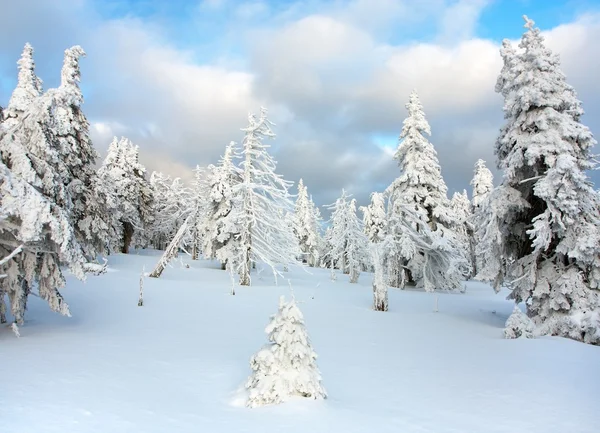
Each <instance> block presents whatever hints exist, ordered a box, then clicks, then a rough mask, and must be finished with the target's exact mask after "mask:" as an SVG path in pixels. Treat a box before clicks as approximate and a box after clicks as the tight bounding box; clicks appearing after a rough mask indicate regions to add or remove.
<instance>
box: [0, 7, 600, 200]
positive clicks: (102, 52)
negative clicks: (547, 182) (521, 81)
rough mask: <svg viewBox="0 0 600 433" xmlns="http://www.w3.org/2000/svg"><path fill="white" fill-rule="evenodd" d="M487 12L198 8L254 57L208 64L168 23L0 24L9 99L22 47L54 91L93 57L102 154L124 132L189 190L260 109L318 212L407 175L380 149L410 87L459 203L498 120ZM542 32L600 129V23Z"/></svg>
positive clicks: (67, 10) (63, 12)
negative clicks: (66, 53) (228, 22)
mask: <svg viewBox="0 0 600 433" xmlns="http://www.w3.org/2000/svg"><path fill="white" fill-rule="evenodd" d="M486 3H487V2H485V1H483V0H461V1H458V2H456V1H454V2H449V1H447V0H424V1H419V2H414V1H412V0H405V1H396V0H368V1H367V0H354V1H351V2H333V3H331V2H325V3H322V2H320V1H318V0H315V1H312V2H308V3H303V5H305V6H306V7H305V8H304V9H303V8H299V7H298V4H294V3H291V4H287V3H286V5H287V7H286V8H284V9H281V8H280V9H278V10H273V9H272V7H273V6H272V5H271V9H269V4H268V3H266V2H260V1H251V2H246V3H242V4H240V3H237V4H235V5H232V4H230V2H227V1H225V0H220V1H212V0H205V1H204V2H202V3H201V4H200V6H199V9H200V10H201V11H202V13H204V14H208V13H216V12H215V11H217V10H221V9H227V8H228V7H229V8H232V7H234V6H235V7H234V9H231V16H232V17H234V19H236V20H238V19H239V20H242V21H244V23H245V24H244V25H243V26H240V30H239V34H238V35H237V36H236V37H237V40H236V41H237V42H236V43H237V44H238V45H239V47H242V48H243V49H244V50H246V51H242V52H238V53H237V54H235V57H234V58H231V57H227V58H223V57H219V58H216V59H214V60H211V61H207V60H204V61H199V60H198V59H199V53H198V52H197V51H194V50H192V49H189V48H188V49H184V48H181V46H180V44H178V43H177V41H174V40H172V39H171V37H170V36H169V35H170V33H169V32H167V31H166V30H165V28H164V26H163V25H162V24H157V22H156V21H152V20H144V21H142V20H141V19H136V18H131V17H124V18H114V17H112V18H107V17H106V15H105V14H102V13H100V12H99V11H98V9H97V6H98V3H93V2H90V0H88V1H86V0H79V1H77V2H69V5H68V6H67V5H66V4H64V3H63V2H54V1H49V0H46V1H42V0H40V1H36V2H33V1H20V2H12V3H10V4H7V5H6V6H4V7H3V13H2V15H0V48H1V49H2V52H3V53H4V55H3V56H1V57H0V76H1V77H2V81H3V83H2V86H1V87H0V100H2V101H7V100H8V97H9V94H10V90H11V86H10V85H9V83H14V78H15V77H16V70H15V63H14V62H15V61H16V60H17V58H18V56H19V53H20V50H21V47H22V44H23V43H24V42H25V41H28V40H29V41H30V42H31V43H32V44H33V45H34V47H35V48H36V61H37V64H38V70H39V73H40V75H41V76H42V78H44V79H45V80H47V83H48V84H49V85H55V84H56V83H57V81H58V75H59V74H58V71H59V68H60V62H61V56H62V51H63V50H64V48H66V47H68V46H70V45H73V44H75V43H78V44H81V45H82V46H83V47H84V48H85V49H86V51H87V53H88V58H87V59H85V60H84V61H83V64H82V67H83V81H82V85H83V88H84V93H85V96H86V101H87V102H86V107H85V108H86V113H87V115H88V117H89V118H90V120H91V121H92V125H93V128H92V132H93V137H94V140H95V142H96V143H97V146H98V147H99V149H100V150H103V149H105V148H106V146H107V145H108V143H109V142H110V139H111V137H112V135H127V136H128V137H130V138H131V139H132V140H133V141H134V142H135V143H136V144H139V145H140V147H141V148H142V152H143V157H142V158H143V160H144V161H145V162H146V163H147V165H148V167H149V169H160V170H163V171H165V172H167V173H169V174H171V175H175V176H182V177H188V178H189V173H190V170H191V168H192V167H193V166H195V165H196V164H201V165H204V164H208V163H214V162H215V161H216V160H217V158H218V156H219V154H220V153H221V152H222V150H223V149H224V146H225V145H226V143H228V142H229V141H230V140H235V141H240V140H241V138H242V133H241V131H240V128H241V127H243V126H245V124H246V116H247V113H248V111H249V110H257V109H258V108H259V106H260V105H266V106H267V107H269V108H270V113H271V118H272V120H274V121H275V123H276V124H277V125H276V127H275V132H276V133H277V134H278V138H277V140H276V141H275V142H274V143H273V151H274V153H276V157H277V159H278V160H279V162H280V165H279V166H280V169H281V171H282V172H283V174H284V175H285V176H286V177H287V178H289V179H291V180H294V181H297V180H298V179H299V178H300V177H303V178H304V180H305V182H306V184H307V185H308V186H309V188H310V190H311V192H312V193H313V194H314V196H315V199H316V200H317V201H318V202H319V203H320V204H324V203H330V202H332V201H333V200H334V199H335V197H336V196H337V195H338V194H339V191H340V190H341V188H342V187H345V188H347V189H348V190H349V191H350V192H352V193H354V194H355V196H357V198H358V199H359V200H360V201H361V202H362V203H365V202H366V201H367V200H368V195H369V193H370V192H371V191H373V190H381V189H383V188H385V186H387V184H389V183H390V182H391V180H393V179H394V178H395V177H396V176H397V174H398V172H397V166H396V163H395V161H393V159H392V158H391V155H390V153H391V152H390V148H389V147H385V146H382V144H381V140H379V139H378V137H382V136H383V137H390V139H389V143H390V144H391V145H393V144H394V142H395V139H394V138H393V137H396V136H397V135H398V133H399V132H400V129H401V125H402V120H403V119H404V117H405V109H404V103H405V101H406V100H407V98H408V95H409V93H410V91H411V90H412V89H413V88H416V89H418V91H419V93H420V95H421V97H422V101H423V104H424V107H425V111H426V113H427V115H428V117H429V120H430V122H431V124H432V129H433V136H432V142H433V143H434V145H435V146H436V148H437V150H438V154H439V157H440V161H441V163H442V170H443V174H444V176H445V178H446V180H447V182H448V184H449V187H450V189H451V190H459V189H460V190H462V189H463V188H468V182H469V180H470V178H471V176H472V167H473V164H474V162H475V161H476V160H477V159H478V158H480V157H483V158H484V159H487V160H488V162H489V164H490V165H493V155H492V152H493V144H494V140H495V137H496V134H497V130H498V128H499V127H500V125H501V122H502V111H501V104H502V101H501V98H500V97H499V96H498V95H496V94H495V93H494V84H495V80H496V76H497V74H498V72H499V70H500V67H501V61H500V57H499V54H498V48H499V42H498V41H488V40H482V39H477V38H473V37H472V36H471V35H472V31H473V28H474V26H475V25H476V23H477V19H478V16H479V13H480V12H481V9H482V8H483V7H484V6H485V4H486ZM332 5H333V6H332ZM342 6H344V7H342ZM305 10H311V11H316V10H318V11H319V13H306V12H304V11H305ZM24 11H27V17H28V19H27V20H23V16H25V15H24ZM211 11H212V12H211ZM257 16H263V17H264V16H269V17H271V18H272V19H270V20H268V26H269V27H266V25H265V26H262V23H261V22H260V20H256V21H257V24H256V25H253V26H251V25H249V24H248V22H251V21H252V19H253V17H257ZM428 19H429V20H432V21H433V22H434V24H435V27H436V29H437V35H434V36H433V37H431V38H429V39H428V40H429V42H416V41H411V40H407V42H406V43H403V44H398V43H395V44H390V43H388V42H386V41H388V40H389V35H390V32H392V31H393V29H394V28H395V27H399V26H403V27H409V26H419V25H420V24H421V23H423V22H424V21H425V20H428ZM518 25H520V23H519V22H518V21H517V22H515V26H518ZM48 35H52V37H48ZM546 35H547V38H548V43H549V45H550V46H551V47H552V48H553V49H554V50H556V51H557V52H558V53H560V54H561V56H562V60H563V65H564V70H565V72H566V73H567V75H568V78H569V81H570V82H571V83H572V84H573V85H574V86H575V88H576V89H577V90H578V92H579V94H580V97H581V98H582V99H583V101H584V105H585V108H586V109H587V111H588V113H589V115H588V116H586V118H585V121H586V122H587V123H588V124H589V125H590V127H592V130H597V128H598V127H599V126H600V124H598V120H596V119H598V118H600V116H599V115H598V113H600V106H599V104H598V103H597V102H596V101H598V100H600V98H599V96H600V83H598V81H597V80H596V77H595V73H596V71H598V70H599V67H600V47H598V45H597V44H596V41H597V40H599V39H600V17H599V16H595V15H593V16H583V17H581V19H579V20H577V21H576V22H573V23H568V24H564V25H562V26H559V27H557V28H555V29H552V30H550V31H549V32H547V33H546ZM204 37H206V35H204ZM228 37H229V36H228ZM215 38H217V36H213V39H215ZM215 43H216V42H215ZM242 48H239V49H240V50H241V49H242ZM238 51H239V50H238ZM200 54H201V53H200ZM232 65H235V66H232Z"/></svg>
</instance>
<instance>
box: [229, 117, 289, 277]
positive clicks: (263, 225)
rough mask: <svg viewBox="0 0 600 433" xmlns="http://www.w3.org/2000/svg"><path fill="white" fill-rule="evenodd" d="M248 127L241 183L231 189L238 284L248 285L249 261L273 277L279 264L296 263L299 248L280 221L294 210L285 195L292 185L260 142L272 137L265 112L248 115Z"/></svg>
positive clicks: (246, 129)
mask: <svg viewBox="0 0 600 433" xmlns="http://www.w3.org/2000/svg"><path fill="white" fill-rule="evenodd" d="M248 120H249V122H250V124H249V125H248V126H247V127H246V128H244V129H242V131H244V132H245V136H244V141H243V142H242V156H243V161H242V162H241V164H240V166H241V182H240V183H239V184H237V185H235V186H234V197H235V200H236V201H237V203H236V204H235V206H234V220H235V221H236V223H237V224H239V225H238V228H239V238H238V239H239V242H240V244H239V247H238V248H237V251H236V257H235V260H234V262H235V264H236V267H237V268H238V275H239V277H240V285H245V286H248V285H250V269H251V267H252V262H259V261H260V262H264V263H265V264H266V265H267V266H270V267H271V269H272V270H273V272H274V274H275V276H276V275H277V272H278V271H277V269H276V267H277V266H278V265H282V266H286V265H289V264H293V263H296V257H298V256H299V255H300V248H299V247H298V242H297V241H296V236H295V235H294V232H293V230H292V229H291V228H290V227H289V225H288V224H287V222H286V221H285V220H284V219H283V218H282V215H285V213H286V212H291V211H293V209H294V203H293V202H292V200H291V196H290V193H289V192H288V189H289V187H290V186H291V182H288V181H286V180H284V179H283V177H282V176H281V175H278V174H276V173H275V168H276V163H275V160H274V159H273V157H272V156H271V155H269V153H268V151H267V149H268V148H269V147H270V146H269V145H267V144H265V143H263V139H264V138H274V137H275V134H274V133H273V131H272V130H271V125H272V123H271V122H270V121H269V120H268V119H267V110H266V109H264V108H262V109H261V113H260V116H259V117H258V118H257V117H256V116H255V115H254V114H250V115H249V116H248Z"/></svg>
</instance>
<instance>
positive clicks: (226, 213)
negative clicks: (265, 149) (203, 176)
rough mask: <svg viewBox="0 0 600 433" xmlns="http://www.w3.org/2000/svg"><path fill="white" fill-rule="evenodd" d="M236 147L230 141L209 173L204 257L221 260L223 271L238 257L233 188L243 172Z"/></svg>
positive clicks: (237, 222) (237, 229) (236, 215)
mask: <svg viewBox="0 0 600 433" xmlns="http://www.w3.org/2000/svg"><path fill="white" fill-rule="evenodd" d="M236 146H237V144H236V143H235V142H233V141H232V142H230V143H229V144H228V145H227V147H226V148H225V153H224V154H223V157H222V158H221V160H220V161H219V164H218V165H217V166H216V167H215V166H212V165H211V166H209V168H208V170H207V181H206V190H207V201H206V217H205V220H204V227H203V246H202V250H203V254H204V258H206V259H215V258H216V259H218V260H219V261H221V265H222V268H223V269H225V266H226V265H227V264H228V263H230V262H231V265H232V266H234V267H235V266H236V265H237V263H235V260H233V261H232V259H233V258H234V257H235V255H236V254H239V248H240V246H239V238H238V237H237V235H238V233H239V230H240V228H239V220H238V218H239V214H238V213H236V212H235V209H234V207H235V206H236V198H235V197H234V189H235V187H236V186H237V185H239V183H240V179H241V177H240V172H239V169H238V168H237V167H236V166H235V160H236V159H238V158H239V153H238V151H237V147H236Z"/></svg>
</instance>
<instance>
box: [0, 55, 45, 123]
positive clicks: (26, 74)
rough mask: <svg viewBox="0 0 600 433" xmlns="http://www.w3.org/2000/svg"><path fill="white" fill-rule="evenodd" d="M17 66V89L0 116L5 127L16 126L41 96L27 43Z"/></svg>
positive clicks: (40, 86) (40, 88) (39, 84)
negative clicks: (4, 122) (19, 118)
mask: <svg viewBox="0 0 600 433" xmlns="http://www.w3.org/2000/svg"><path fill="white" fill-rule="evenodd" d="M17 65H18V66H19V76H18V79H17V87H16V88H15V90H14V91H13V93H12V95H11V97H10V101H9V103H8V106H7V107H6V110H4V113H3V116H2V118H4V119H5V120H6V125H5V126H7V127H10V126H13V125H14V124H16V123H17V118H18V117H19V116H22V115H23V113H24V112H25V111H26V110H27V109H28V108H29V106H30V105H31V104H32V103H33V102H35V101H36V100H37V98H39V97H40V96H42V80H40V79H39V78H38V77H37V75H35V62H34V61H33V47H32V46H31V45H30V44H29V43H27V44H25V47H24V48H23V53H22V54H21V58H20V59H19V61H18V62H17Z"/></svg>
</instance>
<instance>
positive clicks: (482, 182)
mask: <svg viewBox="0 0 600 433" xmlns="http://www.w3.org/2000/svg"><path fill="white" fill-rule="evenodd" d="M471 186H472V187H473V201H472V204H473V208H474V209H477V208H479V207H480V206H481V203H482V202H483V201H484V200H485V199H486V197H487V196H488V195H489V194H490V192H492V189H494V176H493V175H492V172H491V171H490V170H489V169H488V168H487V167H486V166H485V161H484V160H483V159H478V160H477V162H476V163H475V174H474V175H473V179H472V180H471Z"/></svg>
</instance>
